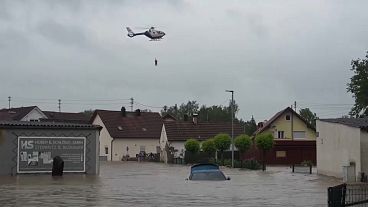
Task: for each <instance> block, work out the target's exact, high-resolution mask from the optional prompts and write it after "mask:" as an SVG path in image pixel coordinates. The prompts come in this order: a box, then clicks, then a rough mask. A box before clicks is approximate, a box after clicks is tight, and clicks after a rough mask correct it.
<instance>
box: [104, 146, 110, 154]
mask: <svg viewBox="0 0 368 207" xmlns="http://www.w3.org/2000/svg"><path fill="white" fill-rule="evenodd" d="M105 154H106V155H107V154H109V148H108V147H105Z"/></svg>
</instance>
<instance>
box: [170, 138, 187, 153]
mask: <svg viewBox="0 0 368 207" xmlns="http://www.w3.org/2000/svg"><path fill="white" fill-rule="evenodd" d="M170 144H171V146H173V147H174V149H176V150H178V151H177V152H175V154H174V157H178V156H179V154H180V153H181V152H185V147H184V144H185V141H171V142H170Z"/></svg>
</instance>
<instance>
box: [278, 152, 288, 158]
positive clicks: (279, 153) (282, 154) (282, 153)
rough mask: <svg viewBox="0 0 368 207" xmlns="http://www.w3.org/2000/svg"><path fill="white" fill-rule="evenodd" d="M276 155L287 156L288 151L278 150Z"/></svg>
mask: <svg viewBox="0 0 368 207" xmlns="http://www.w3.org/2000/svg"><path fill="white" fill-rule="evenodd" d="M276 157H279V158H280V157H286V151H276Z"/></svg>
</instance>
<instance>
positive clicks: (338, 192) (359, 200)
mask: <svg viewBox="0 0 368 207" xmlns="http://www.w3.org/2000/svg"><path fill="white" fill-rule="evenodd" d="M328 206H333V207H340V206H367V207H368V183H355V184H346V183H344V184H341V185H337V186H334V187H329V188H328Z"/></svg>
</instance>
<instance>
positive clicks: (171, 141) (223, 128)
mask: <svg viewBox="0 0 368 207" xmlns="http://www.w3.org/2000/svg"><path fill="white" fill-rule="evenodd" d="M163 118H164V119H163V120H164V126H163V127H162V131H161V136H160V148H161V160H162V161H164V162H167V161H168V151H167V147H168V146H170V147H173V149H174V157H184V153H185V147H184V144H185V142H186V141H187V140H188V139H190V138H194V139H197V140H198V141H204V140H207V139H209V138H213V137H214V136H216V135H217V134H220V133H225V134H229V135H230V136H231V134H232V124H231V122H230V123H229V122H199V121H198V119H197V117H193V118H192V120H190V121H189V120H188V121H177V120H175V119H174V118H172V117H168V118H166V117H163ZM243 133H244V131H243V129H242V127H241V125H240V124H239V123H234V139H235V137H237V136H239V135H240V134H243Z"/></svg>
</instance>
